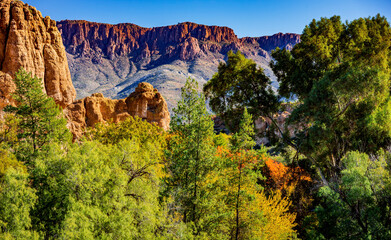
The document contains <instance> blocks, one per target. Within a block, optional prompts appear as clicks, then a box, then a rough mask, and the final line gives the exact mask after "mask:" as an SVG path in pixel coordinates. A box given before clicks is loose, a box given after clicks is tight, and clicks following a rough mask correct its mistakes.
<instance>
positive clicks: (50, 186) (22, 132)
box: [0, 16, 391, 239]
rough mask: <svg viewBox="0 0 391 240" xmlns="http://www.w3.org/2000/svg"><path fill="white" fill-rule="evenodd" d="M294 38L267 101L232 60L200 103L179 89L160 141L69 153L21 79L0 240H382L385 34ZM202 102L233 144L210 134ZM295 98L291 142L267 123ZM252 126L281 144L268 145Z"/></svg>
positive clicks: (255, 73) (50, 105) (325, 24)
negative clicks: (266, 129)
mask: <svg viewBox="0 0 391 240" xmlns="http://www.w3.org/2000/svg"><path fill="white" fill-rule="evenodd" d="M301 39H302V41H301V43H299V44H297V45H296V46H295V47H294V48H293V49H292V51H287V50H281V49H276V50H275V51H274V52H273V57H274V61H273V62H272V68H273V71H274V72H275V74H276V76H277V77H278V80H279V82H280V86H281V87H280V89H279V92H278V94H276V93H274V92H273V91H271V88H270V80H269V79H268V78H267V77H266V75H265V74H264V73H263V70H262V69H260V68H257V66H256V64H255V63H254V62H252V61H251V60H248V59H246V58H245V57H244V56H243V55H242V54H241V53H240V52H238V53H232V52H230V53H229V54H228V61H227V63H222V64H221V65H220V67H219V70H218V72H217V73H216V74H215V76H214V77H213V78H212V79H211V80H210V82H208V83H207V84H206V85H205V86H204V91H205V95H204V94H203V93H199V92H198V91H197V90H198V85H197V82H196V81H195V80H193V79H188V80H187V82H186V84H185V86H184V87H183V88H182V92H181V93H182V94H181V100H180V102H179V103H178V106H177V108H176V109H175V110H174V116H172V121H171V128H170V131H169V132H164V131H163V130H162V129H160V128H159V127H158V126H156V125H154V124H150V123H148V122H145V121H143V120H142V119H140V118H137V117H136V118H131V117H130V118H128V119H126V120H125V121H122V122H120V123H111V122H108V123H99V124H97V125H96V126H95V128H93V129H90V130H89V131H88V133H87V134H86V135H85V136H84V138H82V139H79V140H78V141H77V142H74V143H72V141H71V139H72V138H71V134H70V133H69V131H68V130H67V128H66V120H65V119H64V116H63V115H62V112H61V110H60V108H59V107H58V106H56V104H55V103H54V100H53V99H51V98H49V97H47V96H46V95H45V94H44V92H43V89H42V85H41V84H42V83H41V80H40V79H38V78H36V77H33V76H31V74H30V73H27V72H26V71H24V70H23V69H21V70H20V71H19V72H18V73H17V74H16V77H15V79H14V81H15V85H16V87H17V89H16V91H15V93H14V95H13V98H14V99H15V100H16V101H17V102H18V104H17V105H15V106H8V107H6V108H5V112H6V114H5V116H4V118H3V119H2V120H1V122H0V158H1V161H0V238H1V239H298V238H301V239H390V238H391V211H390V208H391V176H390V174H391V152H390V150H389V149H390V147H389V146H390V140H391V125H390V122H391V119H390V118H391V114H390V113H391V112H390V111H391V105H390V100H391V99H390V87H391V86H390V83H391V75H390V74H391V72H390V69H391V28H390V25H389V23H388V22H387V21H386V19H385V18H383V17H380V16H376V17H372V18H360V19H357V20H354V21H352V22H347V23H342V22H341V20H340V18H339V17H336V16H335V17H332V18H329V19H327V18H322V19H321V20H319V21H315V20H314V21H313V22H311V23H310V24H309V25H308V26H306V28H305V29H304V31H303V34H302V37H301ZM205 97H206V98H207V99H209V100H210V104H211V107H212V109H213V110H214V111H215V112H216V114H218V115H220V116H222V118H223V119H224V120H225V121H226V123H227V124H228V126H229V128H230V130H231V131H232V132H233V134H231V135H226V134H223V133H220V134H217V133H215V132H213V121H212V119H211V116H210V115H209V113H208V111H207V108H206V105H205V100H206V98H205ZM292 97H295V98H297V99H298V100H297V102H296V103H295V104H292V107H293V110H292V113H291V115H290V117H289V118H288V119H287V120H286V122H287V124H290V125H292V126H300V127H298V128H297V129H295V132H294V134H291V133H287V132H285V129H280V128H279V127H280V126H278V124H276V121H274V119H273V116H274V114H275V113H276V112H277V111H279V110H280V109H281V107H282V106H280V105H281V99H282V98H285V99H289V98H292ZM260 116H266V117H269V118H270V119H271V120H272V124H274V126H273V128H270V129H277V131H278V133H279V136H278V137H276V138H274V140H275V141H273V145H272V146H269V147H268V148H266V147H265V146H259V145H258V146H257V144H256V142H255V139H256V137H257V134H259V133H258V132H256V131H255V129H254V121H255V119H257V118H258V117H260ZM269 134H273V133H269Z"/></svg>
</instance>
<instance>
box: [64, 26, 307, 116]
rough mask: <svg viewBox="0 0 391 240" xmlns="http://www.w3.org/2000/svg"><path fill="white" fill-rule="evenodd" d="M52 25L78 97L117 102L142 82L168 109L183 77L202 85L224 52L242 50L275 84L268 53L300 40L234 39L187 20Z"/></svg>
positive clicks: (229, 33) (275, 37) (277, 36)
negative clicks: (100, 95)
mask: <svg viewBox="0 0 391 240" xmlns="http://www.w3.org/2000/svg"><path fill="white" fill-rule="evenodd" d="M57 27H58V28H59V31H60V32H61V34H62V38H63V43H64V46H65V49H66V51H67V58H68V62H69V67H70V71H71V75H72V80H73V83H74V85H75V88H76V89H77V97H78V98H83V97H86V96H90V95H91V94H92V93H95V92H102V93H103V94H104V95H105V96H108V97H110V98H114V99H120V98H123V97H126V96H127V95H129V93H130V92H132V91H134V89H135V87H136V86H137V83H139V82H141V81H144V82H149V83H151V84H152V85H153V86H155V87H156V88H157V89H158V91H159V92H161V93H162V95H163V96H164V97H165V98H166V100H167V102H168V105H169V109H170V110H171V109H172V108H173V107H175V105H176V102H177V100H178V99H179V95H180V88H181V87H182V86H183V84H184V82H185V80H186V78H188V77H192V78H194V79H196V80H197V81H198V82H199V85H200V86H202V85H203V84H204V83H205V82H206V81H207V80H209V79H210V78H211V77H212V76H213V74H214V73H215V72H216V71H217V67H218V65H219V63H220V62H222V61H224V60H225V59H226V54H227V53H228V51H230V50H232V51H234V52H235V51H241V52H242V53H243V54H244V55H245V56H246V57H248V58H251V59H253V60H254V61H255V62H256V63H257V64H258V65H259V66H260V67H262V68H264V69H265V73H266V74H267V75H268V76H270V77H271V78H272V80H275V79H274V75H273V73H272V71H271V69H270V67H269V62H270V60H271V56H270V52H271V50H273V49H274V48H276V47H280V48H287V49H291V48H292V47H293V46H294V45H295V44H296V43H298V42H299V41H300V35H299V34H290V33H287V34H283V33H277V34H274V35H272V36H263V37H255V38H253V37H244V38H238V37H237V35H236V34H235V32H234V31H233V29H231V28H229V27H220V26H207V25H203V24H197V23H192V22H184V23H179V24H176V25H169V26H163V27H153V28H144V27H140V26H138V25H136V24H132V23H120V24H106V23H97V22H89V21H86V20H63V21H59V22H57ZM274 87H277V85H276V83H274Z"/></svg>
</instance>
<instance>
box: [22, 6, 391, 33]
mask: <svg viewBox="0 0 391 240" xmlns="http://www.w3.org/2000/svg"><path fill="white" fill-rule="evenodd" d="M24 2H25V3H28V4H30V5H32V6H34V7H36V8H37V9H38V10H40V11H41V12H42V15H44V16H47V15H48V16H50V17H51V18H52V19H55V20H63V19H72V20H73V19H77V20H79V19H83V20H88V21H94V22H103V23H112V24H115V23H123V22H129V23H134V24H137V25H139V26H142V27H158V26H166V25H173V24H177V23H179V22H186V21H190V22H195V23H200V24H206V25H218V26H227V27H230V28H232V29H233V30H234V31H235V33H236V34H237V35H238V37H245V36H250V37H256V36H264V35H272V34H274V33H277V32H283V33H287V32H290V33H301V32H302V30H303V28H304V26H305V25H307V24H308V23H309V22H310V21H311V20H312V19H314V18H315V19H320V18H321V17H331V16H333V15H340V16H341V18H342V19H343V20H344V21H345V20H349V21H351V20H354V19H356V18H359V17H368V16H374V15H376V14H377V13H380V14H381V15H382V16H385V17H387V19H388V21H389V22H391V0H355V1H353V0H330V1H321V0H312V1H308V0H303V1H294V0H290V1H287V0H280V1H272V0H269V1H264V0H258V1H257V0H241V1H239V0H237V1H234V0H225V1H224V0H198V1H193V0H190V1H186V0H175V1H158V0H151V1H147V0H144V1H142V0H67V1H62V0H24Z"/></svg>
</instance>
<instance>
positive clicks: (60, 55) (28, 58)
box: [0, 0, 76, 109]
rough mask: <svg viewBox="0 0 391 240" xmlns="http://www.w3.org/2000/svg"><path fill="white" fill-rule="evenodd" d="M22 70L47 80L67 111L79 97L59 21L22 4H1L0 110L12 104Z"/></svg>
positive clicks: (48, 87) (9, 1) (4, 0)
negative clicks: (13, 79)
mask: <svg viewBox="0 0 391 240" xmlns="http://www.w3.org/2000/svg"><path fill="white" fill-rule="evenodd" d="M21 67H23V68H24V69H25V70H26V71H28V72H31V73H32V74H33V75H35V76H37V77H39V78H41V79H42V80H43V85H44V89H45V91H46V93H47V95H48V96H50V97H52V98H54V100H55V101H56V103H57V104H59V105H60V106H62V107H63V108H64V107H65V106H67V105H68V104H70V103H72V102H73V101H74V100H75V97H76V91H75V88H74V87H73V84H72V80H71V74H70V72H69V67H68V61H67V58H66V53H65V48H64V45H63V43H62V38H61V34H60V32H59V31H58V29H57V27H56V22H55V21H54V20H51V19H50V18H49V17H45V18H43V17H42V15H41V13H40V12H39V11H37V10H36V9H35V8H34V7H31V6H29V5H27V4H24V3H23V2H21V1H15V0H1V1H0V90H1V91H0V109H2V108H3V107H4V106H6V105H8V104H9V103H11V102H12V99H11V93H12V92H13V91H14V90H15V86H14V84H13V82H12V78H13V77H14V75H15V72H17V71H18V70H19V69H20V68H21Z"/></svg>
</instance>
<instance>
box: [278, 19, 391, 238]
mask: <svg viewBox="0 0 391 240" xmlns="http://www.w3.org/2000/svg"><path fill="white" fill-rule="evenodd" d="M301 40H302V41H301V42H300V43H299V44H297V45H296V46H295V47H294V48H293V49H292V51H291V52H289V51H286V50H279V49H278V50H276V51H275V52H273V54H272V56H273V58H274V59H275V61H274V62H273V63H272V64H271V67H272V69H273V71H274V73H275V74H276V76H277V77H278V81H279V82H280V86H281V88H280V89H279V93H280V94H281V95H282V96H285V97H291V96H297V97H298V99H299V105H298V106H297V107H296V108H295V109H294V111H293V112H292V115H291V117H290V119H289V121H288V123H289V124H295V125H297V126H300V128H298V129H297V131H296V137H295V138H294V139H292V140H291V141H287V142H288V143H289V144H290V145H291V146H293V147H294V148H295V149H296V151H297V152H298V153H300V154H303V155H305V157H306V158H307V159H308V160H310V162H311V167H312V168H315V169H316V170H317V176H316V177H319V179H320V180H321V183H322V188H321V189H320V191H319V198H318V199H317V200H318V201H320V205H319V207H318V208H317V210H316V217H317V218H318V220H320V225H319V228H318V230H319V229H320V230H319V232H321V233H322V234H323V235H324V237H325V238H326V239H349V238H351V239H353V238H364V239H365V238H368V239H369V238H372V239H382V238H384V236H388V235H387V234H388V233H387V234H386V233H385V232H387V231H384V229H383V230H381V229H382V228H384V226H386V225H385V222H381V221H380V220H379V219H376V218H374V216H375V215H376V214H378V212H377V211H378V210H377V207H376V205H377V204H380V202H377V200H379V199H383V200H384V199H389V198H388V197H385V195H383V196H382V197H380V196H376V194H373V193H371V191H373V190H370V189H368V187H370V186H371V184H368V183H370V182H371V181H375V180H374V179H372V180H369V182H368V179H369V176H365V174H368V172H371V169H372V167H369V168H366V166H368V165H367V163H368V162H367V160H365V158H366V157H364V156H357V155H355V154H353V153H351V152H352V151H360V152H362V153H365V154H375V153H376V152H377V151H378V150H379V149H381V148H384V147H387V146H388V144H389V142H390V140H391V124H390V121H391V114H390V113H391V105H390V100H391V98H390V84H391V81H390V80H391V75H390V65H391V58H390V57H391V51H390V47H391V28H390V25H389V23H388V22H387V20H386V19H385V18H384V17H381V16H380V15H377V16H376V17H371V18H360V19H357V20H354V21H352V22H346V23H345V24H343V23H342V22H341V21H340V18H339V17H337V16H334V17H332V18H330V19H326V18H322V19H321V20H320V21H315V20H314V21H312V22H311V24H309V25H308V26H306V27H305V29H304V31H303V34H302V37H301ZM296 156H297V155H296ZM348 162H349V164H348ZM366 162H367V163H366ZM354 166H356V167H358V166H359V167H358V168H356V167H354ZM359 168H360V169H359ZM383 193H384V192H383ZM353 195H355V196H354V198H352V197H353ZM375 199H377V200H375ZM385 208H386V207H385ZM372 213H376V214H374V215H372ZM379 214H380V213H379ZM379 216H382V217H384V215H382V214H380V215H379ZM385 218H386V219H387V218H389V217H385ZM372 223H373V224H375V225H377V227H374V226H370V225H371V224H372ZM326 229H327V230H326ZM330 229H332V230H330ZM319 232H317V233H316V234H315V235H319V234H318V233H319ZM375 232H378V233H379V234H385V235H384V236H380V235H376V234H377V233H375ZM385 238H387V237H385Z"/></svg>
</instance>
